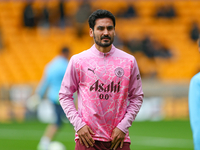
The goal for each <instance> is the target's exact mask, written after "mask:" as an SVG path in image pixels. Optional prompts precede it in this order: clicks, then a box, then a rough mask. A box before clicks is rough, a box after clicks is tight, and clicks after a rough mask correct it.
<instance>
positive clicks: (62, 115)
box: [53, 104, 68, 127]
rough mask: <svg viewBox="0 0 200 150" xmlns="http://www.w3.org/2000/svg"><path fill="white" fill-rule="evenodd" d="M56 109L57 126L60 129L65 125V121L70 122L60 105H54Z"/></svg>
mask: <svg viewBox="0 0 200 150" xmlns="http://www.w3.org/2000/svg"><path fill="white" fill-rule="evenodd" d="M53 106H54V109H55V114H56V121H55V124H56V125H57V126H58V127H60V126H61V125H62V123H63V121H66V122H68V119H67V117H66V115H65V113H64V111H63V109H62V107H61V106H60V104H53Z"/></svg>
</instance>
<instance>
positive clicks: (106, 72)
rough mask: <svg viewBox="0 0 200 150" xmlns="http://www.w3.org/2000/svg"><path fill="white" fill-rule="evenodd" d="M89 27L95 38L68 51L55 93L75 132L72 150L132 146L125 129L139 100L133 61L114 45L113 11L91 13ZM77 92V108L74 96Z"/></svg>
mask: <svg viewBox="0 0 200 150" xmlns="http://www.w3.org/2000/svg"><path fill="white" fill-rule="evenodd" d="M89 26H90V30H89V31H90V36H91V37H93V39H94V42H95V43H94V45H93V46H92V47H91V48H90V49H88V50H85V51H83V52H82V53H79V54H77V55H74V56H72V58H71V60H70V62H69V65H68V68H67V70H66V73H65V76H64V78H63V82H62V84H61V89H60V92H59V99H60V104H61V106H62V108H63V110H64V111H65V113H66V116H67V117H68V119H69V121H70V122H71V123H72V125H73V126H74V129H75V131H76V135H75V140H76V146H75V150H86V149H87V150H95V149H98V150H99V149H117V150H118V149H119V150H130V137H129V131H128V128H129V127H130V126H131V125H132V122H133V121H134V120H135V117H136V115H137V113H138V112H139V110H140V107H141V105H142V102H143V91H142V82H141V77H140V73H139V69H138V66H137V62H136V60H135V58H134V57H133V56H132V55H129V54H128V53H126V52H124V51H122V50H120V49H118V48H116V47H115V46H114V45H113V44H112V43H113V41H114V36H115V17H114V16H113V14H112V13H111V12H109V11H107V10H97V11H95V12H93V13H92V14H91V15H90V17H89ZM76 91H77V94H78V111H77V110H76V108H75V105H74V103H73V97H72V96H73V93H74V92H76Z"/></svg>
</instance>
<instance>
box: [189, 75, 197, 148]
mask: <svg viewBox="0 0 200 150" xmlns="http://www.w3.org/2000/svg"><path fill="white" fill-rule="evenodd" d="M188 98H189V116H190V124H191V128H192V132H193V142H194V149H195V150H200V73H198V74H197V75H195V76H194V77H193V78H192V79H191V81H190V87H189V97H188Z"/></svg>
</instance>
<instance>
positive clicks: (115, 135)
mask: <svg viewBox="0 0 200 150" xmlns="http://www.w3.org/2000/svg"><path fill="white" fill-rule="evenodd" d="M125 135H126V134H125V133H124V132H122V131H121V130H120V129H119V128H117V127H116V128H115V129H114V130H113V131H112V135H111V138H112V142H111V147H110V149H113V150H115V149H117V147H118V145H119V144H120V148H122V147H123V144H124V138H125Z"/></svg>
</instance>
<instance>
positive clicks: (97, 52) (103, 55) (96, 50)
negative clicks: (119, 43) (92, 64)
mask: <svg viewBox="0 0 200 150" xmlns="http://www.w3.org/2000/svg"><path fill="white" fill-rule="evenodd" d="M115 49H116V48H115V46H114V45H112V47H111V50H110V51H109V52H107V53H103V52H100V51H99V50H98V49H97V48H96V47H95V45H93V46H92V47H91V48H90V50H91V51H92V52H93V53H94V54H95V55H98V56H100V57H107V56H108V55H112V54H113V53H114V52H115Z"/></svg>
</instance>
